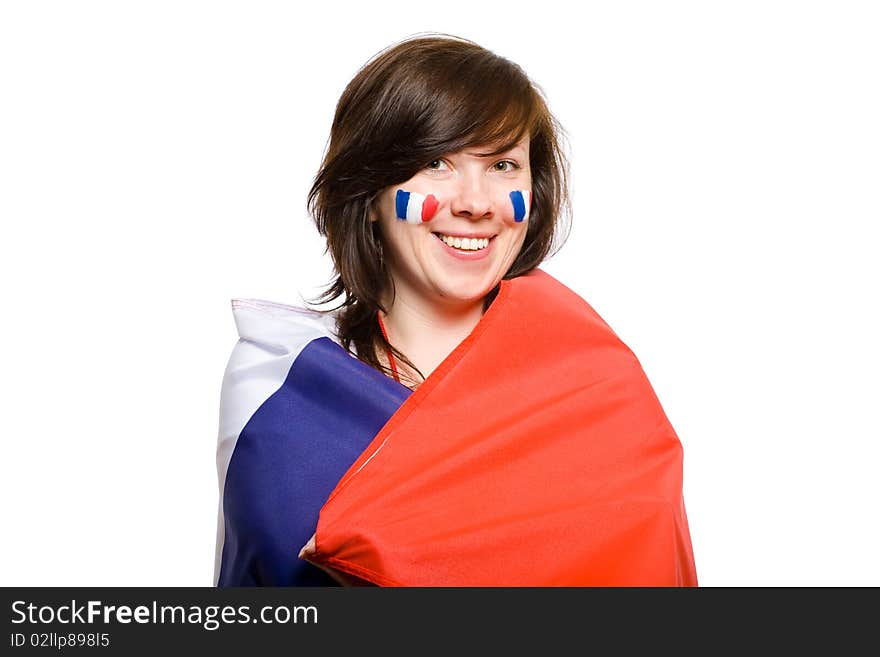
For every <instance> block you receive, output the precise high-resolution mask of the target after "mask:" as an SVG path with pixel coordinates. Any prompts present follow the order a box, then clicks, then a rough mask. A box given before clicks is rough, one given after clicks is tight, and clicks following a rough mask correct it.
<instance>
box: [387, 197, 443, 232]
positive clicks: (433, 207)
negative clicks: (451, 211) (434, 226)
mask: <svg viewBox="0 0 880 657" xmlns="http://www.w3.org/2000/svg"><path fill="white" fill-rule="evenodd" d="M439 207H440V202H439V201H438V200H437V197H436V196H434V195H433V194H428V195H424V194H419V193H418V192H408V191H406V190H405V189H398V190H397V193H396V194H395V196H394V213H395V215H396V216H397V218H398V219H400V220H401V221H405V222H407V223H410V224H424V223H427V222H429V221H431V219H433V218H434V216H435V215H436V214H437V209H438V208H439Z"/></svg>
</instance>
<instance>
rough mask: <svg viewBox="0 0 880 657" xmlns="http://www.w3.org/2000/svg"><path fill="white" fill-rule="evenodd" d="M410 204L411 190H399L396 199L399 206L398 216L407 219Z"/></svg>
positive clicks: (397, 206)
mask: <svg viewBox="0 0 880 657" xmlns="http://www.w3.org/2000/svg"><path fill="white" fill-rule="evenodd" d="M408 205H409V192H405V191H403V190H402V189H398V190H397V198H396V199H395V206H396V208H397V218H398V219H406V208H407V206H408Z"/></svg>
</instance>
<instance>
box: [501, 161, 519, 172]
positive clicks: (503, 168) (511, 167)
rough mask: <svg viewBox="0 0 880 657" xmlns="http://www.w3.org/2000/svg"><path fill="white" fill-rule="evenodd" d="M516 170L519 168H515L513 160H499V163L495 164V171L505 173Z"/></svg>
mask: <svg viewBox="0 0 880 657" xmlns="http://www.w3.org/2000/svg"><path fill="white" fill-rule="evenodd" d="M505 165H506V166H505ZM499 167H500V168H499ZM518 168H519V167H518V166H517V164H516V162H514V161H513V160H501V161H500V162H496V163H495V170H496V171H502V172H507V171H513V170H514V169H518Z"/></svg>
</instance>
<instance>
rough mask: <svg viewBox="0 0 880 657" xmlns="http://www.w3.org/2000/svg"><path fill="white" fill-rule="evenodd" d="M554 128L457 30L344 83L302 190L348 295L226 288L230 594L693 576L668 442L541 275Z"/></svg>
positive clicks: (608, 354)
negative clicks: (293, 300)
mask: <svg viewBox="0 0 880 657" xmlns="http://www.w3.org/2000/svg"><path fill="white" fill-rule="evenodd" d="M559 134H560V128H559V127H558V124H557V122H556V121H555V120H554V118H553V116H552V115H551V114H550V112H549V110H548V108H547V106H546V103H545V102H544V100H543V99H542V97H541V95H540V94H539V93H538V91H537V90H536V88H535V86H534V85H533V84H532V83H531V81H530V80H529V78H528V77H527V76H526V75H525V73H524V72H523V71H522V70H521V69H520V68H519V67H518V66H516V65H515V64H513V63H511V62H509V61H508V60H506V59H504V58H501V57H499V56H497V55H495V54H494V53H491V52H489V51H487V50H485V49H483V48H481V47H480V46H478V45H477V44H474V43H472V42H470V41H466V40H463V39H458V38H454V37H446V36H437V37H421V38H414V39H409V40H407V41H404V42H402V43H399V44H397V45H395V46H394V47H391V48H389V49H387V50H385V51H383V52H382V53H380V54H379V55H378V56H376V57H375V58H373V59H372V60H371V61H370V62H368V64H367V65H366V66H365V67H364V68H362V69H361V70H360V71H359V72H358V74H357V75H356V76H355V77H354V79H353V80H352V81H351V83H350V84H349V85H348V87H347V88H346V90H345V91H344V93H343V94H342V97H341V98H340V100H339V103H338V105H337V108H336V116H335V118H334V121H333V126H332V129H331V138H330V144H329V147H328V151H327V153H326V155H325V158H324V161H323V164H322V166H321V169H320V171H319V173H318V175H317V177H316V180H315V183H314V186H313V188H312V190H311V192H310V195H309V208H310V211H311V212H312V215H313V216H314V218H315V220H316V224H317V227H318V230H319V231H320V233H321V234H322V235H323V236H325V237H326V239H327V244H328V249H329V251H330V253H331V256H332V258H333V262H334V265H335V268H336V271H337V274H338V275H337V277H336V279H335V281H334V282H333V284H332V286H331V287H330V288H329V289H328V291H327V292H326V293H325V294H324V295H323V296H322V297H321V299H320V301H322V302H326V301H332V300H336V299H339V298H342V304H341V306H340V307H338V308H337V309H335V310H333V311H331V312H329V313H328V312H319V311H316V310H308V309H304V308H294V307H289V306H281V305H279V304H272V303H271V302H266V301H260V300H234V301H233V308H234V311H236V321H237V322H238V327H239V332H240V334H241V337H242V340H241V341H240V342H239V344H238V345H237V346H236V350H235V351H234V352H233V355H232V357H231V359H230V364H229V366H228V368H227V372H226V375H225V377H224V387H223V393H222V397H221V436H220V438H221V446H220V450H219V453H218V466H219V470H220V482H221V491H222V496H221V510H220V511H221V519H220V523H219V529H218V553H217V573H216V575H217V582H218V584H220V585H232V584H249V585H254V584H257V585H259V584H275V585H277V584H285V585H287V584H299V585H304V584H331V583H337V582H339V583H345V584H350V583H372V584H383V585H453V586H462V585H464V586H466V585H591V584H600V585H609V584H610V585H695V584H696V573H695V570H694V565H693V556H692V551H691V546H690V537H689V533H688V527H687V519H686V514H685V510H684V504H683V500H682V497H681V445H680V443H679V441H678V439H677V437H676V436H675V433H674V431H673V430H672V428H671V426H670V425H669V422H668V420H667V418H666V416H665V414H664V413H663V411H662V409H661V407H660V405H659V402H658V401H657V399H656V397H655V396H654V394H653V390H652V389H651V387H650V384H649V383H648V382H647V379H646V378H645V377H644V374H643V372H642V370H641V367H640V366H639V364H638V361H637V360H636V358H635V356H633V355H632V353H631V352H630V351H629V350H628V349H627V348H626V346H625V345H623V343H622V342H620V340H619V339H618V338H617V336H616V335H614V333H613V332H612V331H611V329H610V328H609V327H608V326H607V324H605V323H604V322H603V321H602V320H601V318H600V317H599V316H598V315H597V314H596V313H595V311H594V310H593V309H592V308H590V307H589V305H588V304H587V303H586V302H584V301H583V300H582V299H580V298H579V297H577V295H575V294H574V293H573V292H571V290H568V288H566V287H565V286H563V285H562V284H561V283H559V282H558V281H556V280H555V279H553V278H552V277H551V276H549V275H548V274H546V273H545V272H543V271H542V270H540V269H538V265H540V264H541V262H543V261H544V260H545V259H546V258H547V257H548V256H549V255H551V253H552V251H553V250H554V245H555V244H556V243H557V241H559V240H558V235H559V229H558V225H557V222H558V220H559V218H560V217H562V216H566V211H567V209H568V195H567V182H566V179H567V176H566V173H567V165H566V159H565V157H564V154H563V153H562V150H561V148H560V144H559ZM557 248H558V247H557ZM316 529H317V531H315V530H316ZM300 548H302V549H300Z"/></svg>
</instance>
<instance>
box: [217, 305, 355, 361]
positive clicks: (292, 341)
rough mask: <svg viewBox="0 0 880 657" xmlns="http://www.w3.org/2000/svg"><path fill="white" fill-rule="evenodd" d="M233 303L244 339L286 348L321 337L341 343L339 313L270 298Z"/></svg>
mask: <svg viewBox="0 0 880 657" xmlns="http://www.w3.org/2000/svg"><path fill="white" fill-rule="evenodd" d="M230 301H231V305H232V315H233V318H234V319H235V326H236V329H237V331H238V335H239V338H240V339H242V340H247V341H250V342H255V343H258V344H265V345H269V346H273V345H274V346H275V347H276V348H286V349H289V348H291V347H295V346H297V345H300V346H301V345H303V344H304V343H308V342H310V341H311V340H314V339H316V338H320V337H328V338H330V339H331V340H333V341H334V342H337V343H338V342H339V338H338V335H337V333H336V317H337V314H338V310H317V309H314V308H309V307H307V306H305V305H292V304H285V303H279V302H277V301H269V300H267V299H254V298H233V299H231V300H230Z"/></svg>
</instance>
